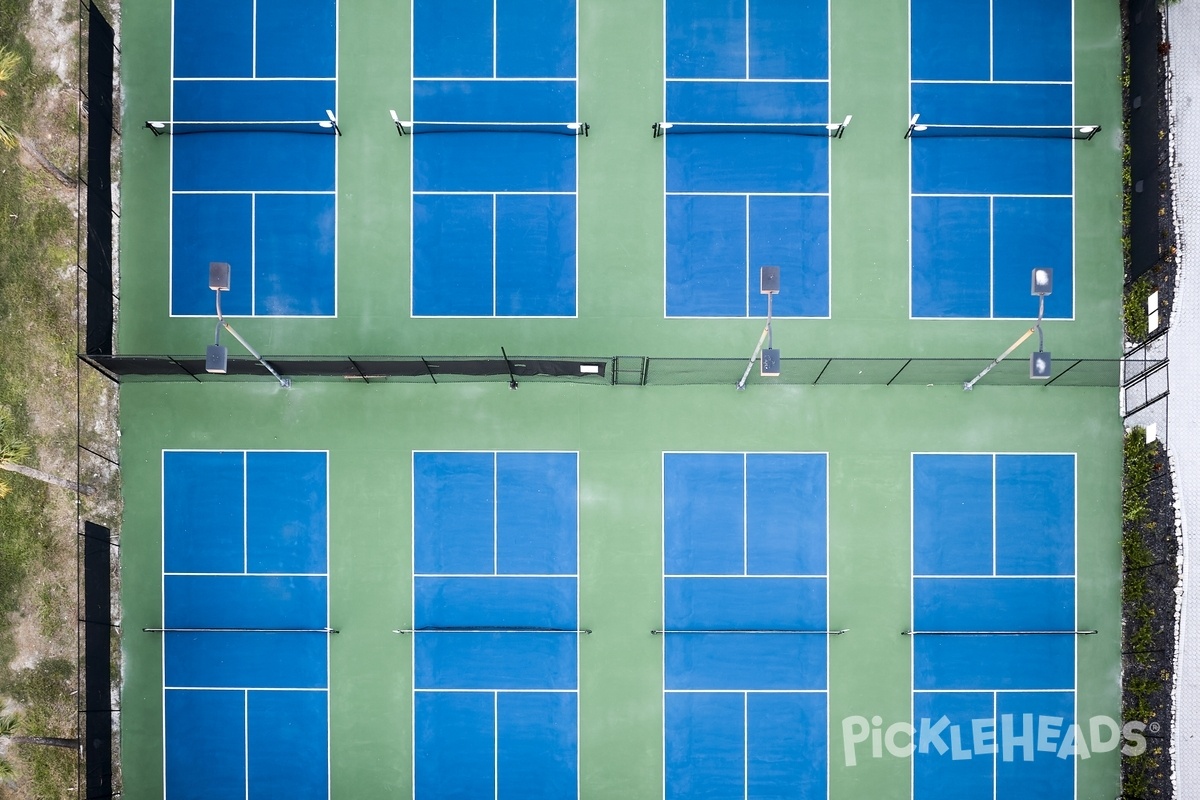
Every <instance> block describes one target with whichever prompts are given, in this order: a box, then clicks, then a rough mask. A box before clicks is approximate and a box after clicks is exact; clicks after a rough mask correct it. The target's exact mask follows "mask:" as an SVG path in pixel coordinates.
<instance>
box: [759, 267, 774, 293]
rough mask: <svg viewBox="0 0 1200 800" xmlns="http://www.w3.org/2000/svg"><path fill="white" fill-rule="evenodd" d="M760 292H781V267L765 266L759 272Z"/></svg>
mask: <svg viewBox="0 0 1200 800" xmlns="http://www.w3.org/2000/svg"><path fill="white" fill-rule="evenodd" d="M758 291H759V294H766V295H771V294H779V267H763V268H762V269H761V270H760V271H759V273H758Z"/></svg>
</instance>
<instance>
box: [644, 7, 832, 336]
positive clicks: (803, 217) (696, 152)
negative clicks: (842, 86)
mask: <svg viewBox="0 0 1200 800" xmlns="http://www.w3.org/2000/svg"><path fill="white" fill-rule="evenodd" d="M665 38H666V42H665V44H666V70H665V82H666V86H665V93H666V101H665V109H664V116H663V119H664V121H666V122H667V123H669V127H668V128H667V129H666V135H665V137H664V138H665V143H664V156H663V157H664V159H665V172H666V185H665V193H666V198H665V223H664V224H665V230H666V242H667V252H666V267H665V275H666V278H665V280H666V299H665V302H666V315H667V316H668V317H747V316H765V315H766V305H767V304H766V298H765V297H763V296H762V295H761V294H760V293H759V292H758V285H757V280H758V271H759V268H760V267H762V266H768V265H769V266H778V267H780V268H781V275H782V281H783V284H782V291H781V292H780V294H779V295H778V296H777V297H776V298H775V300H774V309H773V311H774V313H775V314H776V315H777V316H785V317H827V316H828V315H829V181H830V178H829V175H830V165H829V159H830V153H829V148H830V139H829V135H828V132H827V130H826V127H825V126H826V124H827V123H828V122H829V120H830V107H829V19H828V5H827V3H826V2H824V0H821V1H820V2H816V1H815V0H799V1H798V0H754V2H749V0H743V1H741V2H738V1H737V0H735V1H734V2H728V1H727V0H699V1H697V0H686V1H685V0H667V3H666V37H665Z"/></svg>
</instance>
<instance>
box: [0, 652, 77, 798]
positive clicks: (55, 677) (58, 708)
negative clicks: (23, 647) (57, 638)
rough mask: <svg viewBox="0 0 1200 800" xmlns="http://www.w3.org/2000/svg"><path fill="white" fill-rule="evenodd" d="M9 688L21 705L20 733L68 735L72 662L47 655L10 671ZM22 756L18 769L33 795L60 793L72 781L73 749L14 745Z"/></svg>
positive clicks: (73, 677)
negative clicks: (34, 662)
mask: <svg viewBox="0 0 1200 800" xmlns="http://www.w3.org/2000/svg"><path fill="white" fill-rule="evenodd" d="M5 685H6V686H7V687H8V691H9V692H10V693H11V694H12V696H13V698H14V699H16V700H17V701H18V702H19V703H20V704H21V706H22V711H21V726H20V729H19V731H18V733H19V735H22V736H56V737H64V738H71V737H72V736H73V735H74V727H73V726H74V722H75V721H74V720H73V719H71V718H70V715H69V714H67V713H66V709H69V708H72V707H73V706H74V701H73V699H72V696H71V693H72V692H73V691H75V689H76V674H75V664H74V663H72V662H71V661H68V660H67V659H63V658H47V659H43V660H42V661H40V662H38V664H37V666H36V667H34V668H33V669H28V670H22V671H20V672H15V673H10V674H9V678H8V679H7V680H6V681H5ZM17 755H18V756H19V758H20V760H21V768H20V772H19V773H18V775H19V777H20V778H21V781H22V783H26V784H27V785H28V787H29V790H30V792H31V794H32V796H34V797H46V798H49V797H63V796H66V795H64V794H61V792H62V791H63V787H71V786H74V785H75V777H76V775H75V765H76V760H77V758H76V755H75V752H74V751H73V750H69V749H66V748H62V747H49V746H46V745H29V744H22V745H17Z"/></svg>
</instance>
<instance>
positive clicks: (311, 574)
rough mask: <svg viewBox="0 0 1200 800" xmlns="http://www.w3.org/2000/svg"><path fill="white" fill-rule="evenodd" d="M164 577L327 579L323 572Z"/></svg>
mask: <svg viewBox="0 0 1200 800" xmlns="http://www.w3.org/2000/svg"><path fill="white" fill-rule="evenodd" d="M163 575H164V576H166V577H188V578H328V577H329V576H328V575H327V574H326V573H323V572H164V573H163Z"/></svg>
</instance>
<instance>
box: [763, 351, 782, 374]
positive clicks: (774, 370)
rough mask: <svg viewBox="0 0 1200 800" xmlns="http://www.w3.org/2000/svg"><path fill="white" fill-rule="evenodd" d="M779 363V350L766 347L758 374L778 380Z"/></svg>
mask: <svg viewBox="0 0 1200 800" xmlns="http://www.w3.org/2000/svg"><path fill="white" fill-rule="evenodd" d="M779 362H780V358H779V350H778V349H776V348H774V347H764V348H763V351H762V357H761V358H760V359H759V362H758V374H759V375H761V376H763V377H764V378H778V377H779Z"/></svg>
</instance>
